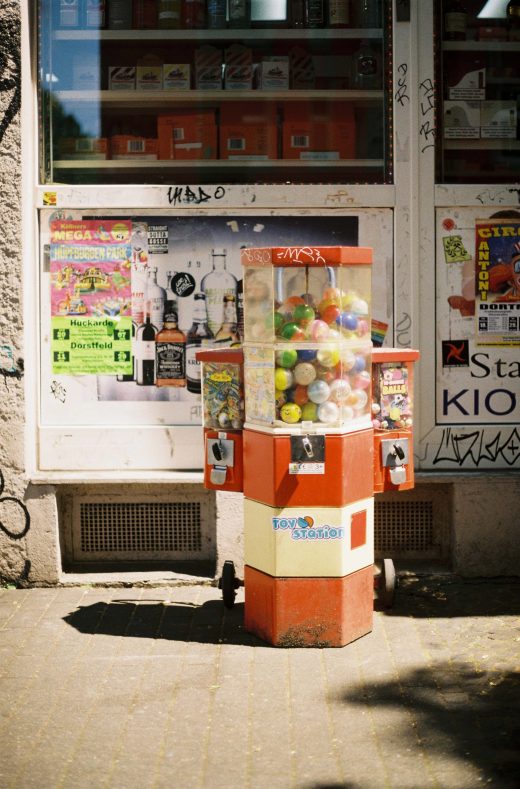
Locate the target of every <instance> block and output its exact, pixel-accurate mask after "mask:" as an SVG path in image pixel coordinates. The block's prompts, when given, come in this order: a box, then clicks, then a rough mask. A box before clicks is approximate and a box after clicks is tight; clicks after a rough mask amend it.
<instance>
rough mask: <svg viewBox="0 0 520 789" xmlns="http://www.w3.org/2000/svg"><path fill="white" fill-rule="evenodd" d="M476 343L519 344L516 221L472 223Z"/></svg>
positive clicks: (519, 228) (519, 232)
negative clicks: (473, 235)
mask: <svg viewBox="0 0 520 789" xmlns="http://www.w3.org/2000/svg"><path fill="white" fill-rule="evenodd" d="M475 230H476V233H475V235H476V248H475V299H476V303H475V317H476V335H477V345H506V346H507V345H508V346H511V345H516V346H518V345H520V220H513V219H511V220H505V219H502V220H489V221H487V222H477V224H476V229H475Z"/></svg>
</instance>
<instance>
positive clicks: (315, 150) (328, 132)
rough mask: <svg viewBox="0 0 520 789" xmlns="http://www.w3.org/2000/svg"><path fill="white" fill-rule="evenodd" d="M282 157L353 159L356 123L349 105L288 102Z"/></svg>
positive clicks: (285, 114) (284, 122) (285, 111)
mask: <svg viewBox="0 0 520 789" xmlns="http://www.w3.org/2000/svg"><path fill="white" fill-rule="evenodd" d="M282 128H283V135H282V139H283V158H284V159H301V160H305V159H308V160H316V159H353V158H354V157H355V155H356V122H355V117H354V109H353V107H352V106H351V105H350V104H337V105H334V106H332V105H330V104H320V103H315V102H296V103H294V104H292V103H287V104H286V106H285V110H284V121H283V127H282Z"/></svg>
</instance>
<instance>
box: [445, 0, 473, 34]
mask: <svg viewBox="0 0 520 789" xmlns="http://www.w3.org/2000/svg"><path fill="white" fill-rule="evenodd" d="M467 19H468V15H467V13H466V9H465V8H464V6H463V5H462V3H460V2H459V0H447V2H446V6H445V9H444V38H445V40H446V41H464V39H465V38H466V26H467Z"/></svg>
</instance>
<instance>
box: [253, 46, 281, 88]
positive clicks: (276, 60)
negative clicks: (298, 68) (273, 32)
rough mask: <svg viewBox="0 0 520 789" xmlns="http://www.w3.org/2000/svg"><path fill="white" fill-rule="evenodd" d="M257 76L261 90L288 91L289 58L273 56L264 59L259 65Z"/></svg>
mask: <svg viewBox="0 0 520 789" xmlns="http://www.w3.org/2000/svg"><path fill="white" fill-rule="evenodd" d="M256 76H257V84H258V88H259V90H288V89H289V57H288V56H287V55H279V56H276V55H273V56H272V57H265V58H263V59H262V61H261V62H260V63H259V64H258V68H257V73H256Z"/></svg>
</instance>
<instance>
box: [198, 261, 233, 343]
mask: <svg viewBox="0 0 520 789" xmlns="http://www.w3.org/2000/svg"><path fill="white" fill-rule="evenodd" d="M226 255H227V251H226V250H225V249H212V250H211V262H212V269H211V271H210V272H209V274H206V276H205V277H203V278H202V282H201V283H200V289H201V291H202V292H203V293H204V295H205V296H206V309H207V311H208V325H209V328H210V331H211V333H212V334H216V333H217V332H218V330H219V329H220V327H221V326H222V323H223V320H224V309H223V308H224V302H223V299H224V296H225V295H226V293H230V294H232V295H233V296H236V292H237V280H236V277H234V276H233V274H231V272H229V271H228V270H227V268H226Z"/></svg>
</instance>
